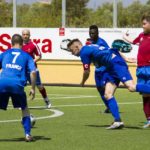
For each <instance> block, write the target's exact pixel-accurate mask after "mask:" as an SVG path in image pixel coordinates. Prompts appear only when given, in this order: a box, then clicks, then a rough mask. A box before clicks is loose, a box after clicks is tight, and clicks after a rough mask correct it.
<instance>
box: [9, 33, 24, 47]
mask: <svg viewBox="0 0 150 150" xmlns="http://www.w3.org/2000/svg"><path fill="white" fill-rule="evenodd" d="M11 44H12V45H15V44H19V45H23V39H22V36H21V35H20V34H14V35H13V36H12V38H11Z"/></svg>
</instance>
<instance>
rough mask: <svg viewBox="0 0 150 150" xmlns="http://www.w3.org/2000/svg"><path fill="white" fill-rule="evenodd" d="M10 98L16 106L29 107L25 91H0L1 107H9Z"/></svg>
mask: <svg viewBox="0 0 150 150" xmlns="http://www.w3.org/2000/svg"><path fill="white" fill-rule="evenodd" d="M9 98H11V100H12V104H13V107H14V108H21V109H25V108H26V107H27V98H26V94H25V92H24V93H22V94H14V93H10V92H4V93H0V109H4V110H6V109H7V106H8V102H9Z"/></svg>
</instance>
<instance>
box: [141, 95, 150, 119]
mask: <svg viewBox="0 0 150 150" xmlns="http://www.w3.org/2000/svg"><path fill="white" fill-rule="evenodd" d="M143 110H144V113H145V117H146V118H147V120H150V97H143Z"/></svg>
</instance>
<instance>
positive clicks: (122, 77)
mask: <svg viewBox="0 0 150 150" xmlns="http://www.w3.org/2000/svg"><path fill="white" fill-rule="evenodd" d="M108 72H109V75H110V76H111V78H112V80H114V81H113V82H118V81H121V82H123V83H124V82H126V81H129V80H132V76H131V74H130V72H129V70H128V66H127V64H126V62H125V61H124V60H123V58H120V57H117V56H116V57H115V58H113V59H112V60H111V65H110V67H109V70H108Z"/></svg>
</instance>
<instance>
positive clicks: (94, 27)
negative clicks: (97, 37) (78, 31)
mask: <svg viewBox="0 0 150 150" xmlns="http://www.w3.org/2000/svg"><path fill="white" fill-rule="evenodd" d="M91 29H95V30H96V31H97V32H98V26H97V25H91V26H90V27H89V30H91Z"/></svg>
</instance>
